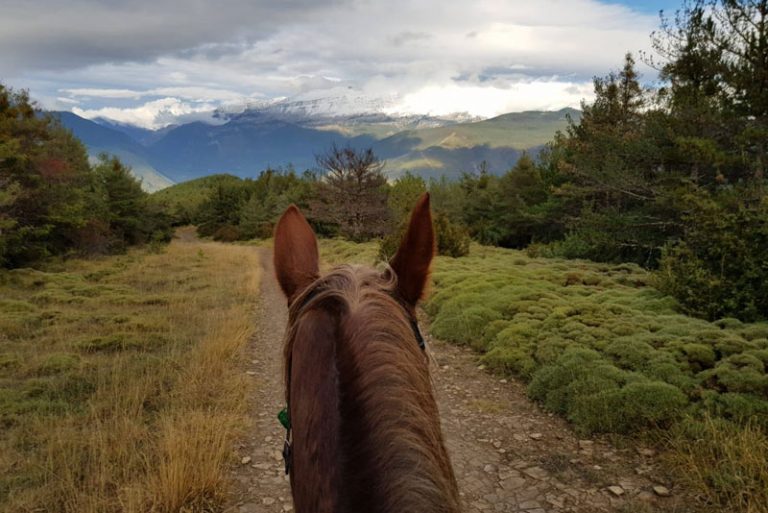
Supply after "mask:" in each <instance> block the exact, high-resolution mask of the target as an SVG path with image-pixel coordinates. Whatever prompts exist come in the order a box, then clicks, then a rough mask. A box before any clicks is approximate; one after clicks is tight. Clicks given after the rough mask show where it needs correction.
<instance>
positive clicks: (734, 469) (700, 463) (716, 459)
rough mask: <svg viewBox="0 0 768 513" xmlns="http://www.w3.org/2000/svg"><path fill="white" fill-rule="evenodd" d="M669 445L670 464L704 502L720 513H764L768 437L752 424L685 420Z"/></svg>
mask: <svg viewBox="0 0 768 513" xmlns="http://www.w3.org/2000/svg"><path fill="white" fill-rule="evenodd" d="M668 443H669V445H670V447H671V450H670V451H669V452H668V453H667V456H668V458H669V460H670V462H671V463H672V465H674V466H675V467H677V469H678V470H679V471H680V472H679V474H680V476H683V477H684V478H685V479H686V480H687V481H688V482H689V484H690V485H692V486H693V487H695V488H696V489H698V490H699V491H700V493H701V494H702V495H703V496H704V497H706V499H707V502H709V503H711V504H713V505H716V506H719V507H722V508H725V509H724V510H723V511H734V512H736V511H739V512H742V513H768V435H767V434H766V433H765V431H764V430H763V429H761V428H760V427H759V426H758V425H756V424H755V423H754V422H752V423H749V424H747V425H743V426H740V425H736V424H734V423H731V422H728V421H725V420H722V419H716V418H712V417H707V418H705V419H703V420H693V419H689V421H688V422H687V423H685V424H682V425H681V426H679V427H678V428H677V429H675V430H674V431H673V432H672V433H671V434H670V435H669V438H668Z"/></svg>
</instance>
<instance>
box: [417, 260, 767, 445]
mask: <svg viewBox="0 0 768 513" xmlns="http://www.w3.org/2000/svg"><path fill="white" fill-rule="evenodd" d="M433 277H434V280H435V292H434V294H433V295H432V297H431V298H430V299H429V301H428V302H427V304H426V305H425V308H426V310H427V312H428V313H429V314H430V315H431V316H432V318H433V323H432V328H431V331H432V333H433V334H434V335H435V336H436V337H438V338H442V339H445V340H448V341H451V342H455V343H459V344H466V345H469V346H471V347H473V348H475V349H476V350H478V351H480V352H481V353H483V356H482V359H483V361H484V363H485V364H486V365H488V366H489V367H490V368H492V369H495V370H497V371H499V372H503V373H511V374H514V375H517V376H519V377H521V378H523V379H525V380H527V381H530V386H529V393H530V394H531V396H532V397H533V398H535V399H537V400H539V401H541V402H542V403H543V404H544V405H546V406H547V407H548V408H549V409H551V410H553V411H557V412H559V413H561V414H563V415H565V416H567V417H568V418H569V419H570V420H571V421H572V422H573V423H574V425H575V426H576V427H577V428H578V429H580V430H582V431H584V432H585V433H591V432H619V433H627V432H634V431H637V430H640V429H644V428H648V427H656V426H658V427H663V426H669V425H671V424H674V423H675V422H676V421H677V419H678V418H679V416H680V415H681V414H683V413H685V412H692V413H693V412H698V413H702V412H710V413H712V414H717V415H719V416H721V417H723V418H728V419H731V420H734V421H743V420H745V419H748V418H750V417H753V416H755V415H758V416H759V415H761V412H763V411H766V412H768V401H766V399H765V398H766V393H767V390H768V389H766V386H768V374H766V359H767V358H768V352H766V350H768V326H766V325H765V324H759V323H758V324H744V323H741V322H739V321H736V320H735V319H723V320H721V321H718V322H716V323H710V322H707V321H704V320H699V319H694V318H691V317H687V316H685V315H681V314H680V313H679V312H678V309H679V305H678V303H677V302H676V301H675V300H674V299H672V298H671V297H669V296H665V295H663V294H661V293H660V292H658V291H656V290H654V289H653V288H651V287H650V286H649V284H650V283H651V282H652V281H653V277H652V275H650V274H649V273H648V272H646V271H643V270H642V269H641V268H639V267H638V266H636V265H631V264H621V265H607V264H595V263H588V262H584V261H563V260H557V259H531V258H529V257H526V256H525V255H524V254H523V253H521V252H517V251H511V250H503V249H494V248H487V247H477V246H475V247H474V248H473V250H472V254H471V256H469V257H467V258H463V259H450V258H442V257H439V258H438V259H437V261H436V264H435V266H434V271H433ZM766 418H768V417H766Z"/></svg>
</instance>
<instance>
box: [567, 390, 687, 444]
mask: <svg viewBox="0 0 768 513" xmlns="http://www.w3.org/2000/svg"><path fill="white" fill-rule="evenodd" d="M687 403H688V399H687V398H686V397H685V394H683V393H682V392H681V391H680V390H679V389H678V388H676V387H674V386H672V385H670V384H668V383H662V382H660V381H651V382H644V381H638V382H633V383H628V384H627V385H626V386H624V387H622V388H617V389H603V390H599V391H597V392H595V393H592V394H588V393H585V394H579V395H578V396H577V397H576V399H575V400H574V404H573V408H572V409H571V411H570V412H569V414H568V418H569V420H571V421H573V422H574V424H576V426H577V427H578V428H579V429H581V430H582V431H583V432H586V433H630V432H633V431H638V430H642V429H647V428H651V427H664V426H668V425H670V424H671V423H672V421H673V420H675V419H676V418H678V417H679V416H680V415H681V414H682V413H683V411H684V410H683V408H684V407H685V406H686V404H687Z"/></svg>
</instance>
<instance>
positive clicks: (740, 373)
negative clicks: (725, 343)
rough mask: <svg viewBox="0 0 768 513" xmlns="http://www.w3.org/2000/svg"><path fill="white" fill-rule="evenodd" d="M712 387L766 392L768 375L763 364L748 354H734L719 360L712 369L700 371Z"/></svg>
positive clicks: (729, 390)
mask: <svg viewBox="0 0 768 513" xmlns="http://www.w3.org/2000/svg"><path fill="white" fill-rule="evenodd" d="M701 377H702V378H703V379H705V380H707V381H709V382H710V383H709V384H710V386H711V387H712V388H721V389H724V390H726V391H728V392H744V393H753V394H755V395H758V396H760V395H763V394H768V375H766V373H765V364H764V363H763V362H762V361H761V360H760V359H758V358H756V357H755V356H753V355H750V354H735V355H731V356H729V357H727V358H725V359H724V360H722V361H720V362H719V363H718V364H717V366H715V368H714V369H710V370H707V371H704V372H702V373H701Z"/></svg>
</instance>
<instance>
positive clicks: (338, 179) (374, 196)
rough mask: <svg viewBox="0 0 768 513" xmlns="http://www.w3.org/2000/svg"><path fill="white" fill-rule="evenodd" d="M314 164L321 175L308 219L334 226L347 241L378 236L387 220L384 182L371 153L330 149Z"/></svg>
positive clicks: (380, 165) (379, 163) (378, 166)
mask: <svg viewBox="0 0 768 513" xmlns="http://www.w3.org/2000/svg"><path fill="white" fill-rule="evenodd" d="M317 164H318V166H319V167H320V169H322V170H323V171H324V175H323V176H322V178H321V179H319V180H318V181H317V182H316V184H315V185H316V190H315V198H314V200H313V202H312V204H311V216H312V217H313V218H315V219H318V220H319V221H321V222H324V223H329V224H332V225H335V226H338V229H339V232H340V233H341V234H342V235H343V236H345V237H347V238H349V239H350V240H354V241H363V240H368V239H370V238H372V237H375V236H380V235H382V234H383V233H384V229H385V226H386V223H387V220H388V217H389V209H388V208H387V193H388V190H387V179H386V178H385V177H384V174H383V173H382V170H383V168H384V163H382V162H381V161H380V160H379V158H378V157H377V156H376V155H375V154H374V153H373V150H371V149H367V150H356V149H354V148H351V147H346V148H339V147H337V146H336V145H334V146H332V147H331V148H330V150H328V152H327V153H325V154H323V155H319V156H318V157H317Z"/></svg>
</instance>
